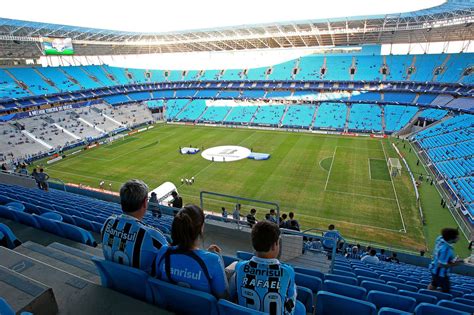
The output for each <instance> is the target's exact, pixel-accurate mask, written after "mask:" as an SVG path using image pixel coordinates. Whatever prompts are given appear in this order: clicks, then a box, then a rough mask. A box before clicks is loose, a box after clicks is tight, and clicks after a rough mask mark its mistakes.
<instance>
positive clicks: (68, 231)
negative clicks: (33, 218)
mask: <svg viewBox="0 0 474 315" xmlns="http://www.w3.org/2000/svg"><path fill="white" fill-rule="evenodd" d="M58 225H59V226H60V228H61V231H62V234H63V235H64V237H66V238H68V239H70V240H73V241H76V242H80V243H83V244H87V245H90V246H93V247H96V246H97V242H96V241H95V239H94V237H93V236H92V234H91V233H90V232H88V231H86V230H84V229H83V228H80V227H78V226H75V225H72V224H68V223H64V222H58Z"/></svg>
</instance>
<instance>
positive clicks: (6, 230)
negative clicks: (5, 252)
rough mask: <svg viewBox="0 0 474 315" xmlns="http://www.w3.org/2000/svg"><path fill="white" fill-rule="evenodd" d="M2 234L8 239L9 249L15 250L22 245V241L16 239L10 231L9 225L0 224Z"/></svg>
mask: <svg viewBox="0 0 474 315" xmlns="http://www.w3.org/2000/svg"><path fill="white" fill-rule="evenodd" d="M0 232H2V233H3V234H4V237H5V239H6V245H7V247H8V248H9V249H14V248H15V247H17V246H20V245H21V241H20V240H19V239H17V238H16V236H15V234H14V233H13V231H12V230H10V228H9V227H8V226H7V225H5V224H3V223H0Z"/></svg>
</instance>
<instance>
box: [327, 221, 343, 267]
mask: <svg viewBox="0 0 474 315" xmlns="http://www.w3.org/2000/svg"><path fill="white" fill-rule="evenodd" d="M323 237H324V239H323V247H324V250H326V251H327V252H328V259H331V251H332V248H333V246H334V241H336V249H337V248H338V245H339V241H340V240H341V234H339V231H338V230H336V227H335V226H334V224H329V226H328V231H326V232H325V233H324V234H323Z"/></svg>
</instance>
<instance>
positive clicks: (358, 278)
mask: <svg viewBox="0 0 474 315" xmlns="http://www.w3.org/2000/svg"><path fill="white" fill-rule="evenodd" d="M357 281H358V282H359V285H360V284H361V283H362V281H372V282H377V283H381V284H385V281H383V280H382V279H375V278H369V277H364V276H357Z"/></svg>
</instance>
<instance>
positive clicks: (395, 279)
mask: <svg viewBox="0 0 474 315" xmlns="http://www.w3.org/2000/svg"><path fill="white" fill-rule="evenodd" d="M380 279H382V280H384V281H385V282H388V281H392V282H397V283H405V280H403V279H399V278H397V277H394V276H389V275H381V276H380Z"/></svg>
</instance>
